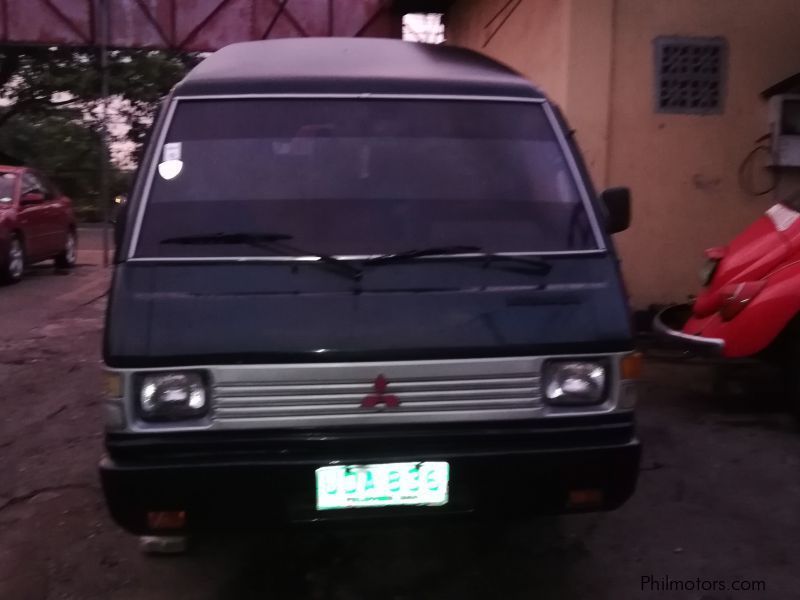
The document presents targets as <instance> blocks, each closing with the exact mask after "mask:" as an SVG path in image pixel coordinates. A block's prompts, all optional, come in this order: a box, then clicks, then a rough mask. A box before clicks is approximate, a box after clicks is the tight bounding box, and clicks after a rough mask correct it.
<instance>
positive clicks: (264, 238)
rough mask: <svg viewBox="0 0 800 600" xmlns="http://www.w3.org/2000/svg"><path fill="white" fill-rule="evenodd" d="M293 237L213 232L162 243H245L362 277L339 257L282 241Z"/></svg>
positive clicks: (354, 277)
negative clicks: (307, 259)
mask: <svg viewBox="0 0 800 600" xmlns="http://www.w3.org/2000/svg"><path fill="white" fill-rule="evenodd" d="M293 237H294V236H292V235H288V234H285V233H211V234H203V235H186V236H180V237H174V238H167V239H164V240H161V243H162V244H189V245H207V244H210V245H213V244H225V245H235V244H244V245H247V246H253V247H254V248H260V249H262V250H270V251H277V252H280V253H281V254H285V255H287V256H311V257H313V258H315V259H316V260H314V261H309V262H308V264H312V265H327V266H330V267H333V268H334V269H335V270H336V272H338V273H339V274H341V275H345V276H346V277H348V278H350V279H354V280H356V281H358V280H360V279H361V269H358V268H357V267H354V266H353V265H351V264H349V263H346V262H344V261H342V260H339V259H338V258H334V257H333V256H328V255H327V254H319V253H317V252H308V251H306V250H303V249H301V248H297V247H293V246H289V245H288V244H281V243H280V242H285V241H287V240H291V239H292V238H293Z"/></svg>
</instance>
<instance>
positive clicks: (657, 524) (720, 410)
mask: <svg viewBox="0 0 800 600" xmlns="http://www.w3.org/2000/svg"><path fill="white" fill-rule="evenodd" d="M98 261H99V254H98V253H97V252H96V251H93V250H89V251H88V252H87V251H84V252H83V253H82V254H81V263H82V266H80V267H79V268H78V269H76V271H75V272H74V273H72V274H70V275H67V276H64V275H56V274H54V273H53V271H52V269H51V268H50V267H42V268H37V269H35V270H34V271H33V272H32V273H31V274H30V276H29V277H28V278H27V279H26V280H25V281H23V282H22V283H21V284H19V285H17V286H13V287H7V288H0V600H29V599H30V600H40V599H48V600H57V599H58V600H66V599H80V600H84V599H86V600H89V599H92V600H94V599H97V600H101V599H102V600H108V599H112V600H134V599H136V600H140V599H142V600H143V599H148V600H167V599H169V600H179V599H191V600H195V599H197V600H227V599H240V598H241V599H267V598H290V599H295V598H297V599H300V598H309V599H323V598H325V599H327V598H331V599H337V600H338V599H341V600H360V599H373V598H382V599H386V600H401V599H402V600H406V599H429V598H430V599H433V598H442V599H471V598H503V599H511V598H520V599H523V598H524V599H527V600H532V599H536V600H539V599H549V598H554V599H556V598H557V599H561V600H584V599H585V600H606V599H607V600H628V599H636V598H653V599H656V598H658V599H662V598H664V599H671V598H676V599H697V600H738V599H742V600H745V599H759V600H762V599H775V600H788V599H790V598H799V597H800V591H798V590H800V571H799V570H798V569H797V564H798V558H797V557H798V556H800V508H799V507H800V470H799V469H798V466H800V434H798V433H797V432H796V430H795V429H794V427H793V424H792V422H791V420H790V419H789V418H788V417H787V416H785V415H784V414H783V413H782V412H781V411H780V410H779V407H778V406H777V404H778V403H777V402H775V401H774V399H772V395H771V392H769V389H768V388H767V387H764V388H763V389H764V390H765V391H764V392H762V393H760V394H754V393H750V394H749V395H746V396H744V397H739V398H737V399H735V400H733V399H730V398H726V399H723V398H719V397H717V396H714V395H712V394H711V393H710V389H711V386H710V372H709V370H708V369H707V368H704V367H688V366H685V365H680V364H665V363H656V362H653V363H650V364H648V366H647V367H646V373H645V374H646V377H645V380H644V381H643V384H642V386H641V404H640V437H641V438H642V440H643V443H644V445H645V455H644V460H643V464H642V472H641V478H640V483H639V488H638V490H637V492H636V495H635V496H634V498H633V499H632V500H631V501H630V502H629V503H628V504H627V505H626V506H624V507H623V508H622V509H620V510H618V511H616V512H613V513H607V514H596V515H582V516H574V517H563V518H543V519H538V520H535V521H533V522H532V523H529V524H526V525H524V526H516V527H508V528H503V529H502V530H495V531H489V530H487V529H486V528H485V527H479V526H475V525H465V524H461V525H456V524H448V525H441V526H425V527H421V526H420V527H407V528H403V529H400V528H386V527H380V528H372V529H360V530H346V529H342V530H336V531H332V532H331V531H326V532H320V531H316V530H308V529H304V530H299V531H294V532H291V533H270V532H252V533H251V534H250V535H247V536H238V537H233V536H231V537H218V538H213V539H211V538H209V539H199V540H194V541H193V542H194V543H193V544H192V545H191V547H190V551H189V552H188V553H187V554H186V555H183V556H177V557H161V558H152V557H146V556H143V555H142V554H140V553H139V551H138V547H137V543H136V539H135V538H133V537H131V536H129V535H127V534H125V533H123V532H122V531H121V530H120V529H119V528H117V527H116V526H115V525H114V524H113V523H112V522H111V521H110V519H109V517H108V515H107V514H106V512H105V509H104V505H103V501H102V497H101V494H100V490H99V486H98V478H97V472H96V465H97V461H98V458H99V457H100V455H101V453H102V434H101V431H102V425H101V414H100V410H101V397H102V385H101V382H102V380H101V371H100V367H101V364H100V358H99V351H100V333H101V325H102V314H103V307H104V298H103V296H102V295H103V292H104V290H105V286H106V285H107V277H108V273H107V271H105V270H104V269H102V268H100V267H98V266H96V263H97V262H98ZM92 263H95V264H94V265H93V264H92ZM751 387H755V389H758V386H751ZM647 578H650V579H647ZM667 579H668V580H669V581H667ZM742 580H744V584H743V585H744V587H747V586H756V587H761V586H762V583H759V582H763V590H761V591H733V590H730V589H729V588H730V587H731V586H733V585H739V586H742V584H741V583H737V582H740V581H742ZM670 581H671V582H672V583H671V585H672V586H673V589H675V586H676V585H681V586H683V589H684V591H672V592H670V591H659V585H658V584H659V583H660V584H661V586H662V587H661V589H662V590H663V586H667V585H670V584H669V582H670ZM643 582H644V583H643ZM690 584H691V586H690ZM712 584H713V589H710V587H709V586H711V585H712ZM720 585H722V586H725V588H728V589H725V590H721V588H720ZM689 587H691V588H692V589H691V590H689ZM703 588H705V589H703Z"/></svg>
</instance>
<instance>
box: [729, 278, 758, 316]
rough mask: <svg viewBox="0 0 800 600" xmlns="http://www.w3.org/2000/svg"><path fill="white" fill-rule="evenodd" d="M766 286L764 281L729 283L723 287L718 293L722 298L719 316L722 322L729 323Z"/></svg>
mask: <svg viewBox="0 0 800 600" xmlns="http://www.w3.org/2000/svg"><path fill="white" fill-rule="evenodd" d="M766 285H767V282H766V280H761V281H743V282H741V283H731V284H729V285H726V286H725V287H723V288H722V289H721V290H720V291H719V294H720V297H721V298H722V305H721V306H720V309H719V315H720V317H722V320H723V321H730V320H731V319H733V318H734V317H735V316H736V315H738V314H739V313H740V312H742V311H743V310H744V309H745V307H746V306H747V305H748V304H750V302H752V301H753V299H754V298H755V297H756V296H758V294H760V293H761V290H763V289H764V287H765V286H766Z"/></svg>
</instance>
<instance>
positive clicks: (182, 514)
mask: <svg viewBox="0 0 800 600" xmlns="http://www.w3.org/2000/svg"><path fill="white" fill-rule="evenodd" d="M185 526H186V511H185V510H157V511H151V512H148V513H147V527H148V529H151V530H153V531H157V530H164V529H183V527H185Z"/></svg>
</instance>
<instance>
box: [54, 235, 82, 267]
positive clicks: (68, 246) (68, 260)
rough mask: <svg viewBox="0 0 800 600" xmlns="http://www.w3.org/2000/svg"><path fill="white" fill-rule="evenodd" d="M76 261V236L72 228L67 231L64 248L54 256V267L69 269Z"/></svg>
mask: <svg viewBox="0 0 800 600" xmlns="http://www.w3.org/2000/svg"><path fill="white" fill-rule="evenodd" d="M77 262H78V236H76V235H75V232H74V231H73V230H69V231H68V232H67V241H66V242H65V243H64V249H63V250H62V251H61V253H60V254H59V255H58V256H56V267H57V268H59V269H71V268H73V267H74V266H75V264H76V263H77Z"/></svg>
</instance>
